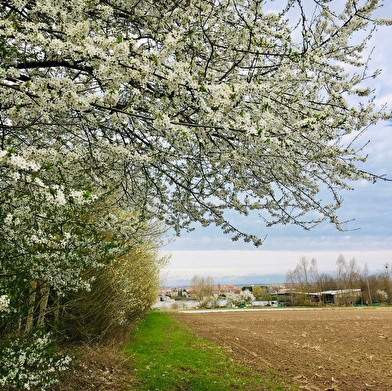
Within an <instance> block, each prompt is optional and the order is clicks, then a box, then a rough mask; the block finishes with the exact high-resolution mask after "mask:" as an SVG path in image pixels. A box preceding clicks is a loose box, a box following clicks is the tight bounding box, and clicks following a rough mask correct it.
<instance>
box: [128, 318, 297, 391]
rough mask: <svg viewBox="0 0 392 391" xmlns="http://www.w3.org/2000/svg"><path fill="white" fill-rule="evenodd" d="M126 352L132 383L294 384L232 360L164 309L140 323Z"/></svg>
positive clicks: (143, 386) (196, 386)
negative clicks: (131, 364) (133, 376)
mask: <svg viewBox="0 0 392 391" xmlns="http://www.w3.org/2000/svg"><path fill="white" fill-rule="evenodd" d="M126 352H127V353H128V354H130V355H131V356H132V358H133V365H134V367H135V369H136V371H135V373H136V382H135V385H134V389H135V390H138V391H144V390H146V391H147V390H160V391H164V390H176V391H180V390H198V391H207V390H211V391H212V390H213V391H219V390H222V391H226V390H274V391H278V390H281V391H283V390H294V389H296V388H295V387H292V386H289V385H284V383H283V381H281V379H279V378H278V377H277V376H276V374H274V373H273V372H270V377H269V379H266V378H262V377H261V375H259V374H257V373H256V372H254V371H252V370H251V369H249V368H246V367H244V366H242V365H240V364H238V363H236V362H234V361H233V360H232V359H231V358H230V357H229V356H228V355H227V354H226V353H225V352H224V351H223V350H222V349H221V348H220V347H219V346H218V345H216V344H215V343H213V342H210V341H208V340H206V339H203V338H201V337H198V336H195V335H194V334H193V333H192V332H191V331H190V330H189V329H188V328H187V327H186V326H185V325H183V324H181V323H179V322H177V321H176V320H174V319H173V318H172V317H171V316H170V314H168V313H166V312H152V313H150V314H149V315H148V316H147V317H146V318H145V320H144V321H143V322H142V323H141V324H140V327H139V329H138V330H137V332H136V333H135V334H134V335H133V339H132V342H131V343H129V344H128V345H127V346H126Z"/></svg>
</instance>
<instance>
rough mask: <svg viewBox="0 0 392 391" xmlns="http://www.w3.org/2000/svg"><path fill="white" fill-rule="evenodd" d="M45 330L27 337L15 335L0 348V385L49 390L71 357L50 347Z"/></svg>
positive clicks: (65, 368) (66, 366) (66, 367)
mask: <svg viewBox="0 0 392 391" xmlns="http://www.w3.org/2000/svg"><path fill="white" fill-rule="evenodd" d="M51 343H52V342H51V337H50V335H49V334H44V335H41V334H39V333H35V334H33V335H32V336H31V337H30V338H29V339H28V340H26V339H23V340H21V339H15V340H13V341H11V342H9V343H8V345H6V346H5V347H4V346H2V347H1V348H0V353H1V357H2V359H1V362H0V387H5V388H11V387H12V388H17V389H18V388H19V389H24V390H30V389H37V387H39V388H40V389H41V390H49V389H51V387H52V386H53V384H55V383H57V381H58V377H57V375H58V374H59V372H62V371H65V370H67V369H68V366H69V363H70V362H71V358H70V357H69V356H63V357H61V356H57V355H56V354H55V353H54V352H52V351H51V349H50V346H51Z"/></svg>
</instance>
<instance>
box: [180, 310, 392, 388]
mask: <svg viewBox="0 0 392 391" xmlns="http://www.w3.org/2000/svg"><path fill="white" fill-rule="evenodd" d="M175 317H176V319H178V320H180V321H181V322H184V323H186V324H187V325H188V326H189V327H190V328H191V329H192V330H193V331H194V332H195V333H196V334H199V335H201V336H203V337H205V338H207V339H209V340H212V341H215V342H217V343H218V344H219V345H220V346H222V347H223V348H224V349H226V350H227V352H228V353H229V354H230V356H231V357H232V358H233V359H234V360H236V361H238V362H240V363H241V364H243V365H245V366H247V367H250V368H252V369H255V370H256V371H258V372H261V373H263V372H265V373H266V375H268V374H270V371H271V369H272V370H273V371H275V372H276V373H277V374H278V376H280V377H282V378H284V379H285V380H286V381H287V382H289V383H291V384H293V383H294V384H298V386H299V388H300V389H305V390H314V391H316V390H322V391H327V390H330V391H332V390H339V391H361V390H373V391H390V390H392V308H377V307H376V308H353V309H318V310H290V309H273V310H251V311H241V310H239V311H233V312H210V313H198V312H193V313H178V314H176V315H175Z"/></svg>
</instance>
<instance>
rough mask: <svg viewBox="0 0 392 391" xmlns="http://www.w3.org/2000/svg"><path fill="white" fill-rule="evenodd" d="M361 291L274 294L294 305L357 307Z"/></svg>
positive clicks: (286, 291) (339, 290) (338, 290)
mask: <svg viewBox="0 0 392 391" xmlns="http://www.w3.org/2000/svg"><path fill="white" fill-rule="evenodd" d="M361 293H362V292H361V289H336V290H328V291H321V292H294V291H290V290H285V291H284V292H273V293H272V295H274V296H277V297H278V298H279V301H287V302H291V303H293V304H298V303H302V304H311V303H313V304H316V303H323V304H336V305H355V304H356V303H357V301H358V299H359V298H360V297H361Z"/></svg>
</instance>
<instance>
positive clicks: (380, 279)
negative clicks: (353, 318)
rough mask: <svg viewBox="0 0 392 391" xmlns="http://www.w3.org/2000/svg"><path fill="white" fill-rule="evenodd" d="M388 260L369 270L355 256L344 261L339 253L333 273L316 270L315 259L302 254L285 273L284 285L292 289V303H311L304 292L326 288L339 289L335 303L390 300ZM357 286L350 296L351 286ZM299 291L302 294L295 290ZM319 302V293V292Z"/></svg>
mask: <svg viewBox="0 0 392 391" xmlns="http://www.w3.org/2000/svg"><path fill="white" fill-rule="evenodd" d="M391 276H392V264H388V263H386V264H385V265H384V268H383V269H382V270H380V271H378V272H377V273H369V269H368V266H367V264H365V266H364V267H363V268H362V269H361V268H360V267H359V266H358V264H357V262H356V260H355V258H353V259H351V260H350V261H346V259H345V258H344V256H343V255H339V257H338V259H337V261H336V269H335V271H334V272H333V273H325V272H320V271H319V269H318V266H317V260H316V259H315V258H313V259H312V260H310V261H309V259H307V258H306V257H302V258H301V259H300V260H299V262H298V264H297V266H296V267H295V268H294V269H293V270H289V271H288V272H287V274H286V288H288V289H289V291H292V292H296V295H295V298H294V295H293V298H292V300H293V304H297V305H307V304H311V298H310V297H309V295H307V293H310V292H313V293H319V292H324V291H328V290H341V291H342V292H345V293H343V294H342V295H341V296H340V301H339V304H342V305H348V304H352V303H353V302H354V303H355V302H356V303H358V304H359V303H360V304H368V305H370V304H372V303H375V302H377V303H385V304H391V303H392V281H391ZM354 289H361V295H360V296H357V295H356V297H355V298H354V297H353V295H352V293H350V292H352V290H354ZM301 292H302V295H301V294H299V293H301ZM320 298H321V300H320V304H325V303H324V302H323V296H322V295H320Z"/></svg>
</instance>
